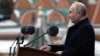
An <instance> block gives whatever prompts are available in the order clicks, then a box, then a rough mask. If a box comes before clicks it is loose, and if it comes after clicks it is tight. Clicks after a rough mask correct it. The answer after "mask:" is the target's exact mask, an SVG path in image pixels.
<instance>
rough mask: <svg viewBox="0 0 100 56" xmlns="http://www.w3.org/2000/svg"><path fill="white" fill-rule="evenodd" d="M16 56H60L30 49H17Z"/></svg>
mask: <svg viewBox="0 0 100 56" xmlns="http://www.w3.org/2000/svg"><path fill="white" fill-rule="evenodd" d="M17 56H61V55H59V54H56V53H53V52H46V51H42V50H38V49H35V48H30V47H19V49H18V53H17Z"/></svg>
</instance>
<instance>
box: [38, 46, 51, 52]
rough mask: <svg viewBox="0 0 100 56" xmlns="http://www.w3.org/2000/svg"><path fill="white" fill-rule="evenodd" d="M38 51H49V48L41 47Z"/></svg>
mask: <svg viewBox="0 0 100 56" xmlns="http://www.w3.org/2000/svg"><path fill="white" fill-rule="evenodd" d="M39 49H40V50H43V51H50V50H51V47H50V46H41V47H40V48H39Z"/></svg>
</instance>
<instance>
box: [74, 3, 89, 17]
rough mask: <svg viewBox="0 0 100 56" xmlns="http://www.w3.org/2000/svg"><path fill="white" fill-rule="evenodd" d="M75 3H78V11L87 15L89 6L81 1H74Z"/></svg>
mask: <svg viewBox="0 0 100 56" xmlns="http://www.w3.org/2000/svg"><path fill="white" fill-rule="evenodd" d="M73 4H75V5H76V10H77V12H81V13H82V15H83V16H87V8H86V6H85V5H84V4H83V3H81V2H74V3H73Z"/></svg>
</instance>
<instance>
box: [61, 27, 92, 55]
mask: <svg viewBox="0 0 100 56" xmlns="http://www.w3.org/2000/svg"><path fill="white" fill-rule="evenodd" d="M93 48H94V30H93V29H92V28H91V27H89V26H87V27H82V29H81V30H80V31H79V34H78V36H77V44H76V46H75V47H73V48H71V49H69V50H65V51H64V52H63V53H62V56H77V55H79V54H81V55H82V54H87V53H88V52H90V51H93Z"/></svg>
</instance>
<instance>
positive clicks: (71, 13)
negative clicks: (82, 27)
mask: <svg viewBox="0 0 100 56" xmlns="http://www.w3.org/2000/svg"><path fill="white" fill-rule="evenodd" d="M68 17H69V19H71V21H72V22H73V23H77V22H78V21H79V19H80V13H78V12H77V10H76V6H75V5H74V4H73V5H71V7H70V8H69V15H68Z"/></svg>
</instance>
